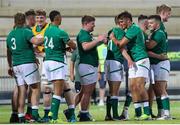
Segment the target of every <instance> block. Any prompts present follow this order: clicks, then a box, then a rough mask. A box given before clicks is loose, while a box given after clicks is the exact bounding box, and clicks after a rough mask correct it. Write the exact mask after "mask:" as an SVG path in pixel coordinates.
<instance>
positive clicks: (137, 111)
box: [134, 102, 142, 117]
mask: <svg viewBox="0 0 180 125" xmlns="http://www.w3.org/2000/svg"><path fill="white" fill-rule="evenodd" d="M134 107H135V115H136V117H140V116H141V115H142V110H141V102H135V103H134Z"/></svg>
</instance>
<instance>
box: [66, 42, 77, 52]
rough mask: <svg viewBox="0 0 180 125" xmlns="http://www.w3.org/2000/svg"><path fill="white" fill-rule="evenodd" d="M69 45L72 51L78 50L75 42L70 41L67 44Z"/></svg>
mask: <svg viewBox="0 0 180 125" xmlns="http://www.w3.org/2000/svg"><path fill="white" fill-rule="evenodd" d="M67 45H68V46H69V47H70V48H71V49H73V50H75V49H76V44H75V42H74V41H73V40H69V41H68V42H67Z"/></svg>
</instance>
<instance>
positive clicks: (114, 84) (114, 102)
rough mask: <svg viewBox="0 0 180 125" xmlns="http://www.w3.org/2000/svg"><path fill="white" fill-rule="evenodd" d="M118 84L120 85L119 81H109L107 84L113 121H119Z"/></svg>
mask: <svg viewBox="0 0 180 125" xmlns="http://www.w3.org/2000/svg"><path fill="white" fill-rule="evenodd" d="M120 84H121V82H120V81H111V82H110V84H109V89H110V102H111V106H112V113H113V119H114V120H119V114H118V102H119V101H118V97H119V87H120Z"/></svg>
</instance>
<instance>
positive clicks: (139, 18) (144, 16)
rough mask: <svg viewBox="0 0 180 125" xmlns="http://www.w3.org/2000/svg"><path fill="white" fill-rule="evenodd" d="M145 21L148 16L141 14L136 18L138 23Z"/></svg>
mask: <svg viewBox="0 0 180 125" xmlns="http://www.w3.org/2000/svg"><path fill="white" fill-rule="evenodd" d="M145 19H148V16H146V15H142V14H141V15H139V16H138V22H139V21H141V20H145Z"/></svg>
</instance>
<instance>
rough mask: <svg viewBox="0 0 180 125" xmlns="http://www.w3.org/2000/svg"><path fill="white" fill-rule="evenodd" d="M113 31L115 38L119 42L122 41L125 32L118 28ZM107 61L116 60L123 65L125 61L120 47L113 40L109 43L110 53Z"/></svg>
mask: <svg viewBox="0 0 180 125" xmlns="http://www.w3.org/2000/svg"><path fill="white" fill-rule="evenodd" d="M111 31H112V32H113V33H114V36H115V38H116V39H117V40H121V39H122V38H123V37H124V35H125V32H124V30H122V29H120V28H118V27H116V28H113V29H112V30H111ZM108 34H110V33H108ZM106 60H116V61H119V62H121V63H123V60H124V58H123V56H122V53H121V51H120V49H119V47H117V46H116V45H115V44H114V42H113V41H112V40H110V41H109V42H108V53H107V57H106Z"/></svg>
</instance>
